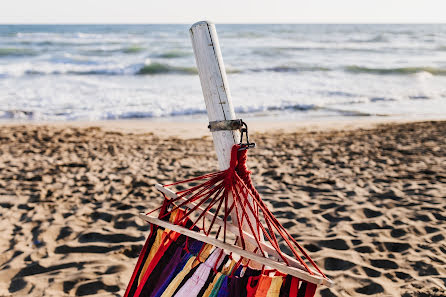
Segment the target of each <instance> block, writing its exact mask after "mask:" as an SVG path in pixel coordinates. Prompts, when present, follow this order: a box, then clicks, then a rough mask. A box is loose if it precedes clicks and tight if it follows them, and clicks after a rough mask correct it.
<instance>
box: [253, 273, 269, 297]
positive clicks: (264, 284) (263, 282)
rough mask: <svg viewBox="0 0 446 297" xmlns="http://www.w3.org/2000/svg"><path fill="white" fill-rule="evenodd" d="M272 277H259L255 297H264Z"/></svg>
mask: <svg viewBox="0 0 446 297" xmlns="http://www.w3.org/2000/svg"><path fill="white" fill-rule="evenodd" d="M272 280H273V278H272V277H270V276H268V275H261V276H260V279H259V284H258V285H257V290H256V295H255V296H256V297H266V295H267V294H268V290H269V287H270V286H271V281H272Z"/></svg>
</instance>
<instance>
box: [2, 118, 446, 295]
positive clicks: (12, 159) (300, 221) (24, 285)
mask: <svg viewBox="0 0 446 297" xmlns="http://www.w3.org/2000/svg"><path fill="white" fill-rule="evenodd" d="M169 125H172V126H169ZM175 125H176V126H175ZM275 125H276V126H277V127H276V126H274V125H273V124H271V125H268V124H267V125H265V127H268V126H269V127H275V128H277V129H273V130H271V129H267V128H265V129H256V128H255V125H253V128H252V129H251V131H262V132H261V133H254V134H252V135H251V138H252V140H253V141H255V142H257V145H258V148H256V149H255V150H252V151H250V154H249V159H248V166H249V168H250V169H251V170H252V172H253V180H254V184H255V185H256V187H257V189H258V190H259V192H260V193H261V195H262V197H263V199H264V200H265V201H267V202H268V204H269V205H270V206H271V207H272V210H273V212H274V214H275V215H276V216H277V217H278V218H279V221H280V222H281V223H282V224H283V225H284V226H285V227H286V228H288V230H289V231H290V233H291V234H292V235H293V236H294V237H295V238H296V239H297V240H298V241H299V242H300V243H301V244H303V245H304V247H306V249H307V250H308V251H309V253H310V255H312V258H313V259H314V260H315V261H316V262H317V263H318V264H319V266H320V267H321V268H322V269H323V270H324V271H325V272H326V273H327V275H328V276H329V277H331V278H332V279H333V281H334V283H335V284H334V286H333V287H332V288H331V289H327V288H320V289H319V290H318V293H317V294H318V296H324V297H327V296H365V295H374V296H405V297H408V296H446V293H445V291H446V244H445V242H446V240H445V236H446V232H445V231H446V199H445V198H446V140H445V139H446V122H445V121H443V122H442V121H431V122H412V123H386V124H381V125H376V124H373V125H365V124H364V123H363V124H361V125H359V127H360V128H357V127H358V126H357V125H354V124H350V125H341V126H340V127H341V128H339V126H336V125H328V126H330V129H327V128H328V126H319V128H317V127H313V126H311V127H310V126H307V127H304V126H302V127H291V126H290V125H285V126H283V127H280V125H278V124H277V123H276V124H275ZM70 126H71V127H70ZM98 126H100V127H91V124H86V123H84V124H69V125H67V124H47V125H31V124H27V125H3V126H2V127H1V134H0V214H1V216H0V234H1V236H2V240H1V241H0V296H11V295H12V296H86V295H88V296H90V295H94V296H122V295H123V293H124V291H125V288H126V285H127V282H128V280H129V278H130V276H131V273H132V271H133V267H134V265H135V263H136V260H137V257H138V253H139V251H140V249H141V248H142V245H143V243H144V239H145V237H146V236H147V235H148V233H149V226H148V225H147V224H146V223H145V222H143V221H142V220H141V219H139V218H137V214H138V213H139V212H144V211H149V210H150V209H153V208H154V207H156V206H158V205H159V203H160V202H161V201H162V200H161V197H160V195H159V194H158V193H157V192H156V191H155V189H154V188H153V185H154V184H155V183H157V182H159V183H169V182H172V181H175V180H180V179H185V178H188V177H193V176H197V175H201V174H204V173H207V172H211V171H215V170H217V162H216V156H215V153H214V149H213V145H212V140H211V138H210V137H204V135H207V133H206V129H205V128H203V127H201V128H193V129H191V128H190V127H189V126H187V125H183V124H181V123H176V124H167V123H164V124H161V126H162V127H164V129H165V130H166V131H164V132H163V131H161V130H162V129H160V128H159V127H158V128H156V129H152V130H153V131H152V132H149V131H148V130H147V131H142V130H144V129H142V130H141V129H136V127H134V126H133V127H132V126H131V124H128V125H127V126H126V124H121V123H119V122H113V124H110V125H107V124H100V125H99V124H98ZM316 126H317V125H316ZM174 127H176V128H175V129H173V128H174ZM188 127H189V128H188ZM250 127H251V126H250ZM290 127H291V128H290ZM172 130H174V131H176V133H177V134H178V136H181V138H177V137H174V135H172V134H169V133H168V131H172ZM191 131H192V132H191ZM186 132H187V133H189V134H187V133H186ZM193 137H199V138H195V139H194V138H193Z"/></svg>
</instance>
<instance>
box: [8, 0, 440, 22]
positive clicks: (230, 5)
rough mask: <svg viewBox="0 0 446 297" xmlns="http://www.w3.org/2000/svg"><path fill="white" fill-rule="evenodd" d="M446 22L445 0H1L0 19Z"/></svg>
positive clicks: (71, 20)
mask: <svg viewBox="0 0 446 297" xmlns="http://www.w3.org/2000/svg"><path fill="white" fill-rule="evenodd" d="M203 19H207V20H211V21H214V22H216V23H412V22H415V23H446V0H257V1H255V0H219V1H212V0H206V1H204V0H189V1H187V0H156V1H154V0H0V22H1V23H187V24H189V23H193V22H196V21H199V20H203Z"/></svg>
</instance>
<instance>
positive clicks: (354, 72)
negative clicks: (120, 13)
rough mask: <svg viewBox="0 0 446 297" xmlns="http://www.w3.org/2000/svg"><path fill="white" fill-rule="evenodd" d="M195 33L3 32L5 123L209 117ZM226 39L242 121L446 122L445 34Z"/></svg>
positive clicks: (286, 28) (438, 30) (226, 29)
mask: <svg viewBox="0 0 446 297" xmlns="http://www.w3.org/2000/svg"><path fill="white" fill-rule="evenodd" d="M187 29H188V27H187V26H184V25H166V26H161V25H146V26H145V25H135V26H126V25H119V26H118V25H117V26H76V25H72V26H43V25H42V26H12V27H11V26H0V44H1V46H0V118H3V119H9V120H13V119H31V120H80V119H82V120H89V119H91V120H97V119H101V120H102V119H123V118H125V119H128V118H151V117H164V116H196V115H204V114H205V107H204V104H203V100H202V93H201V89H200V84H199V79H198V76H197V71H196V67H195V60H194V57H193V53H192V49H191V45H190V40H189V36H188V31H187ZM217 30H218V31H219V35H220V44H221V47H222V52H223V56H224V60H225V65H226V68H227V70H228V80H229V84H230V88H231V91H232V94H233V97H234V105H235V106H236V112H237V113H241V114H246V113H248V114H257V115H264V114H276V115H278V116H283V115H287V116H290V115H305V116H310V117H311V116H318V117H319V116H333V115H337V116H350V115H407V116H410V115H417V114H421V115H432V114H433V115H437V114H441V115H443V114H445V113H446V104H445V102H446V89H445V86H446V64H445V62H444V61H446V51H445V50H444V45H445V44H446V26H445V25H376V26H375V25H373V26H370V25H367V26H366V25H243V26H238V25H221V26H220V25H217ZM426 32H428V33H429V34H426Z"/></svg>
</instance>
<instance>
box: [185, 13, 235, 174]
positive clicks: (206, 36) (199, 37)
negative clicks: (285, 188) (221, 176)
mask: <svg viewBox="0 0 446 297" xmlns="http://www.w3.org/2000/svg"><path fill="white" fill-rule="evenodd" d="M189 31H190V36H191V39H192V46H193V48H194V53H195V60H196V61H197V68H198V75H199V76H200V81H201V89H202V91H203V96H204V102H205V103H206V109H207V112H208V117H209V121H210V122H212V121H223V120H235V119H236V118H235V112H234V107H233V106H232V100H231V93H230V92H229V86H228V81H227V78H226V70H225V65H224V64H223V57H222V55H221V51H220V45H219V43H218V37H217V31H216V30H215V26H214V24H212V23H211V22H208V21H202V22H198V23H195V24H193V25H192V27H191V28H190V30H189ZM212 137H213V139H214V145H215V150H216V152H217V157H218V163H219V165H220V170H225V169H227V168H228V167H229V162H230V158H231V148H232V146H233V145H234V144H235V143H236V142H238V141H239V139H240V133H239V131H237V130H233V131H215V132H212Z"/></svg>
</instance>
